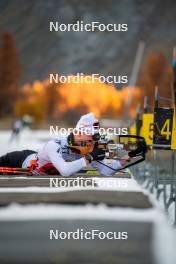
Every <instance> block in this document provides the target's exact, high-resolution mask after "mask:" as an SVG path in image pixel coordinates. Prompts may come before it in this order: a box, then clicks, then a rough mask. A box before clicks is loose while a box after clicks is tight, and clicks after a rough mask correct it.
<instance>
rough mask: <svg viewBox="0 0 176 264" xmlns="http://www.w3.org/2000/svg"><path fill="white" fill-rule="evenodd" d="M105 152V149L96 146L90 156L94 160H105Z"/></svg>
mask: <svg viewBox="0 0 176 264" xmlns="http://www.w3.org/2000/svg"><path fill="white" fill-rule="evenodd" d="M105 152H106V151H105V149H103V148H98V147H97V146H95V147H94V149H93V151H92V152H91V153H90V155H91V157H92V159H93V160H103V159H104V158H105Z"/></svg>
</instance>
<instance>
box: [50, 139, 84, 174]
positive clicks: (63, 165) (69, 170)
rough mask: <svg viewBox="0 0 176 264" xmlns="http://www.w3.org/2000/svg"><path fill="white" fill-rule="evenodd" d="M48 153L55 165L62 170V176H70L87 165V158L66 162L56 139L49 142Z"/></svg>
mask: <svg viewBox="0 0 176 264" xmlns="http://www.w3.org/2000/svg"><path fill="white" fill-rule="evenodd" d="M47 154H48V157H49V159H50V161H51V162H52V164H53V166H54V167H55V168H56V169H57V170H58V171H59V172H60V174H61V175H62V176H70V175H72V174H73V173H76V172H78V171H80V170H81V169H82V168H84V167H86V166H87V162H86V160H85V158H80V159H78V160H75V161H71V162H66V161H65V160H64V159H63V157H62V153H61V150H60V149H59V146H58V144H56V143H55V142H54V141H50V142H49V143H48V146H47Z"/></svg>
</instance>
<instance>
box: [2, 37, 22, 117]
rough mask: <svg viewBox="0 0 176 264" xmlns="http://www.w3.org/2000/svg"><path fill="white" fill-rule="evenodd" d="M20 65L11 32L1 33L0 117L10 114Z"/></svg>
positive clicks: (15, 95) (15, 93)
mask: <svg viewBox="0 0 176 264" xmlns="http://www.w3.org/2000/svg"><path fill="white" fill-rule="evenodd" d="M20 76H21V66H20V63H19V54H18V52H17V49H16V45H15V41H14V38H13V36H12V34H11V33H7V32H6V33H3V34H2V36H1V45H0V117H6V116H8V115H11V114H12V113H13V110H14V104H15V102H16V100H17V98H18V94H19V78H20Z"/></svg>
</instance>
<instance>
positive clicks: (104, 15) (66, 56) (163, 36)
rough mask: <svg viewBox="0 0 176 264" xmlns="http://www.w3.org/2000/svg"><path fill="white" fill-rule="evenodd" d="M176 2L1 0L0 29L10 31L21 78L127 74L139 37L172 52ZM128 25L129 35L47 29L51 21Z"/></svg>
mask: <svg viewBox="0 0 176 264" xmlns="http://www.w3.org/2000/svg"><path fill="white" fill-rule="evenodd" d="M175 14H176V1H175V0H168V1H161V0H155V1H151V0H148V1H144V0H92V1H90V0H89V1H88V0H85V1H81V0H67V1H66V0H48V1H43V0H1V1H0V32H4V31H10V32H12V33H13V34H14V36H15V38H16V41H17V47H18V49H19V51H20V56H21V63H22V65H23V68H24V69H23V80H22V82H32V81H33V80H35V79H40V80H42V79H44V78H47V77H48V75H49V73H54V72H56V73H57V72H58V73H61V74H68V73H76V72H83V73H101V74H105V75H109V74H114V75H126V74H130V73H131V68H132V64H133V61H134V57H135V52H136V49H137V45H138V42H139V40H141V39H142V40H144V41H145V42H146V47H147V48H146V51H145V54H146V52H148V50H149V49H151V48H152V49H160V48H162V50H163V51H164V52H165V53H166V55H167V56H168V58H169V59H170V57H169V56H171V52H172V47H173V46H174V45H176V33H175V32H176V30H175V25H176V15H175ZM77 20H83V21H84V22H91V21H99V22H102V23H127V24H128V27H129V30H128V32H127V33H125V32H120V33H114V32H113V33H109V32H91V33H86V32H81V33H80V32H76V33H75V32H74V33H73V32H67V33H62V32H59V33H55V32H49V21H59V22H61V23H74V22H76V21H77Z"/></svg>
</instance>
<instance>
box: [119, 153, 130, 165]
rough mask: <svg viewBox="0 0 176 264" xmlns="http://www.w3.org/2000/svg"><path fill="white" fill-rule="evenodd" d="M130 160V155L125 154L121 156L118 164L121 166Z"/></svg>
mask: <svg viewBox="0 0 176 264" xmlns="http://www.w3.org/2000/svg"><path fill="white" fill-rule="evenodd" d="M128 161H130V157H129V156H128V155H125V156H124V157H122V158H121V159H120V164H121V166H122V167H123V166H125V165H126V164H127V162H128Z"/></svg>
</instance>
